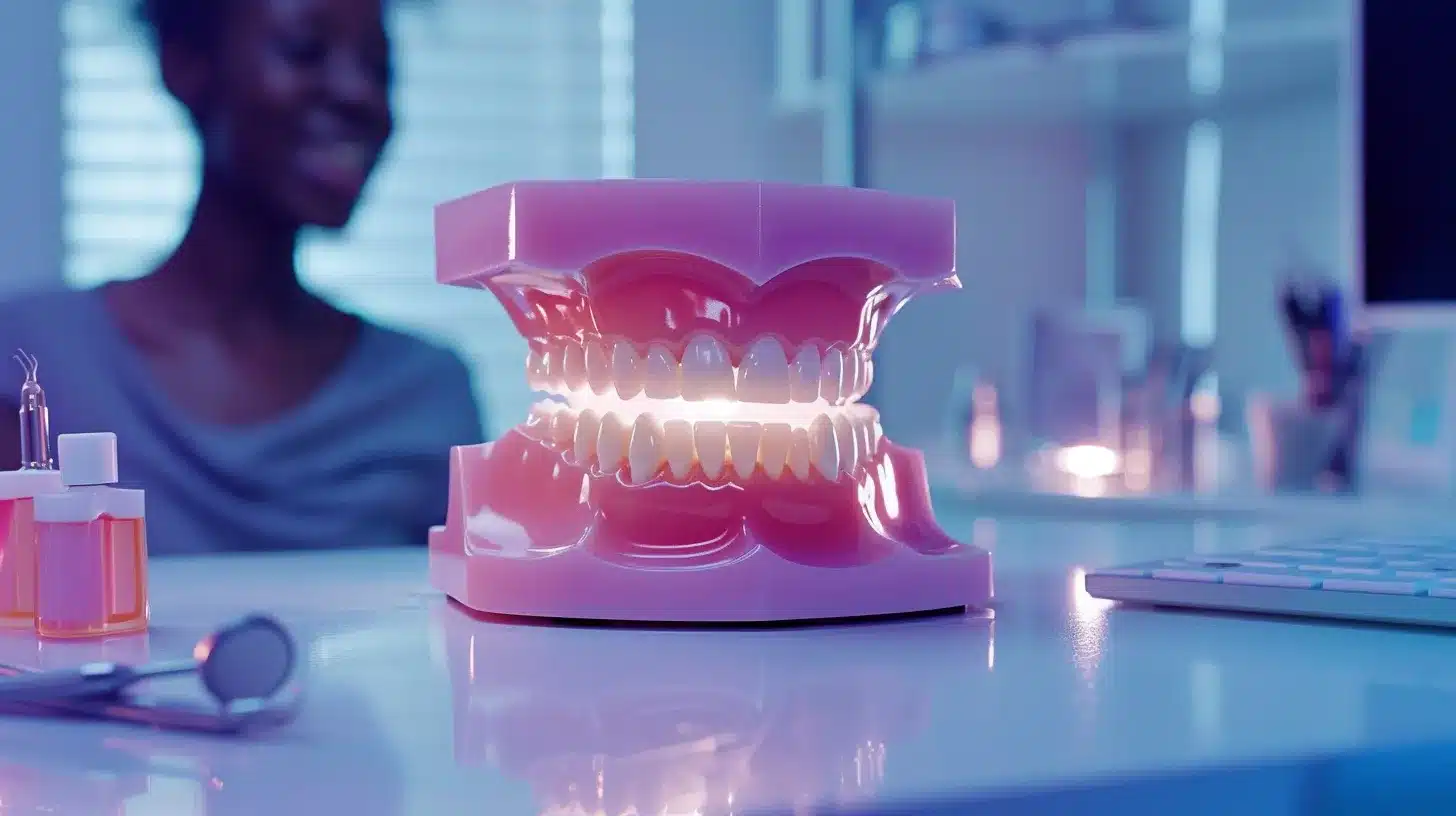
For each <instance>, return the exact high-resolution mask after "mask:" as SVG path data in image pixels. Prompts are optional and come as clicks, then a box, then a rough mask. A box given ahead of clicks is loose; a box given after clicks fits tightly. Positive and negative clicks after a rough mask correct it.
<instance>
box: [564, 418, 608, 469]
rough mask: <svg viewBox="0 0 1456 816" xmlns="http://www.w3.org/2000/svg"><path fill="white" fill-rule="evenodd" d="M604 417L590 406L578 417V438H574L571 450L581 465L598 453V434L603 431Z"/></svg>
mask: <svg viewBox="0 0 1456 816" xmlns="http://www.w3.org/2000/svg"><path fill="white" fill-rule="evenodd" d="M601 430H602V419H601V417H600V416H599V415H598V414H597V412H596V411H593V410H592V409H590V408H588V409H586V410H585V411H582V412H581V416H579V417H577V418H576V439H574V440H572V447H571V452H572V455H573V456H575V457H576V462H577V464H579V465H585V464H588V463H589V462H591V460H592V457H593V456H596V454H597V434H599V433H601Z"/></svg>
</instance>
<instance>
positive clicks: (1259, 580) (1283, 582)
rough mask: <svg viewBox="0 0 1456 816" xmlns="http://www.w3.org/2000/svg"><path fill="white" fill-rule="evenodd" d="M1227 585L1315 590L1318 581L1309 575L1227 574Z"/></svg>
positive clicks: (1225, 576)
mask: <svg viewBox="0 0 1456 816" xmlns="http://www.w3.org/2000/svg"><path fill="white" fill-rule="evenodd" d="M1223 582H1224V583H1225V584H1241V585H1244V586H1267V587H1289V588H1290V589H1314V588H1315V585H1316V584H1318V583H1319V581H1318V580H1316V579H1314V578H1311V577H1309V576H1308V575H1297V574H1294V573H1288V572H1225V573H1224V574H1223Z"/></svg>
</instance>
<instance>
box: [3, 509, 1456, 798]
mask: <svg viewBox="0 0 1456 816" xmlns="http://www.w3.org/2000/svg"><path fill="white" fill-rule="evenodd" d="M940 512H941V519H942V522H943V523H944V524H945V526H946V527H947V529H949V530H950V531H951V532H952V533H953V534H955V535H957V536H959V537H962V538H964V539H967V540H973V541H974V542H975V543H976V544H978V545H980V546H983V547H987V548H989V549H991V550H992V551H993V552H994V554H995V557H996V569H997V586H996V590H997V596H998V601H997V604H996V609H995V610H994V613H993V614H992V615H983V616H962V617H941V618H931V619H921V620H907V621H899V622H881V623H873V624H858V625H854V626H844V627H826V628H816V629H763V630H721V629H720V630H708V631H703V630H652V629H642V628H637V629H605V628H585V627H580V628H562V627H553V626H545V625H522V624H511V623H503V622H485V621H481V620H477V619H474V618H471V617H468V616H467V615H465V614H464V613H462V612H461V611H460V610H459V609H457V608H456V607H454V606H452V605H450V604H448V603H446V602H444V601H443V600H442V599H441V598H440V597H439V596H438V595H436V594H435V593H433V592H432V591H430V590H429V589H428V588H427V587H426V585H425V582H424V572H425V553H424V552H423V551H420V552H375V553H358V552H355V553H332V554H308V555H249V556H228V557H217V558H212V559H188V560H169V561H154V562H153V601H152V609H153V619H154V621H155V625H154V627H153V629H152V631H151V632H150V634H149V635H147V636H145V637H143V638H135V639H132V640H126V641H115V642H111V643H107V644H63V645H59V646H58V645H51V644H45V645H43V646H42V645H40V644H37V643H36V642H35V641H34V640H33V639H31V638H30V637H29V636H26V635H14V634H11V635H4V636H3V637H0V662H4V663H8V664H19V665H25V666H35V667H45V666H63V665H70V664H76V663H80V662H85V661H87V660H92V659H96V658H98V657H105V658H109V659H125V660H141V659H146V658H148V657H150V658H152V659H160V658H171V657H177V656H181V655H184V654H186V653H188V651H189V650H190V648H191V644H192V643H193V642H194V641H195V640H196V639H197V638H198V637H199V636H200V635H202V634H203V633H205V632H206V631H207V630H208V629H209V628H210V627H211V626H213V625H215V624H216V623H221V622H224V621H226V620H228V619H230V618H233V617H236V616H238V615H240V614H243V613H245V612H248V611H251V610H266V611H269V612H271V613H273V614H276V615H277V616H278V617H280V618H281V619H282V620H284V621H285V622H287V623H288V624H289V625H290V626H292V627H294V628H295V630H296V633H297V634H298V635H299V637H300V639H306V640H308V641H309V642H310V643H311V645H310V646H309V647H308V649H307V651H308V655H309V661H308V667H307V671H308V676H307V688H308V690H307V695H306V699H305V701H304V705H303V709H302V713H301V716H300V718H299V720H298V721H297V722H295V723H294V724H293V725H291V726H289V727H286V728H284V729H282V730H279V731H276V732H272V733H268V734H262V735H257V736H253V737H249V738H241V739H240V738H219V737H207V738H204V737H195V736H182V735H177V734H166V733H160V732H154V731H149V730H146V729H143V728H138V727H134V726H123V725H104V724H96V723H76V722H57V721H47V720H34V719H17V718H10V719H5V720H4V721H3V724H0V803H3V806H0V812H4V813H7V814H9V813H41V812H45V813H59V814H70V813H76V814H91V813H126V814H168V815H169V816H174V815H175V816H189V815H190V814H234V813H237V814H244V813H247V814H253V813H268V814H272V816H286V815H287V814H305V813H338V814H446V813H465V812H474V813H490V814H500V815H501V816H513V815H514V814H540V813H559V814H571V813H584V814H597V813H605V814H613V816H615V814H622V813H634V812H635V813H638V814H664V813H665V814H727V813H757V812H783V813H796V814H797V813H830V812H832V813H851V812H852V813H861V812H863V813H870V812H887V813H938V812H964V811H955V810H947V811H940V810H935V809H934V807H933V806H934V803H936V802H941V803H944V802H949V801H953V800H956V801H966V800H971V799H977V798H984V797H992V798H995V799H997V800H998V801H1000V802H1001V805H1002V807H1003V808H1004V810H1000V811H998V810H985V811H982V810H977V811H976V812H978V813H979V812H1017V813H1019V812H1027V813H1033V812H1046V808H1048V807H1054V806H1053V804H1052V801H1053V800H1051V799H1046V798H1044V797H1062V798H1060V799H1056V800H1055V801H1056V802H1058V803H1060V804H1057V805H1055V808H1056V810H1055V811H1054V812H1060V808H1062V807H1068V806H1073V805H1075V804H1076V802H1077V801H1081V800H1077V799H1076V798H1075V797H1076V796H1078V795H1079V794H1078V793H1077V792H1078V791H1087V792H1088V793H1087V795H1088V796H1093V795H1094V794H1095V795H1103V796H1106V795H1121V796H1123V797H1124V800H1123V802H1122V804H1118V803H1117V802H1111V801H1109V800H1103V801H1102V804H1101V805H1097V806H1093V809H1095V810H1100V809H1101V807H1117V808H1119V812H1123V813H1129V812H1144V811H1141V810H1136V809H1130V808H1131V805H1130V804H1129V803H1132V804H1145V803H1146V802H1148V801H1151V800H1150V799H1149V798H1148V797H1150V796H1167V797H1172V799H1174V800H1179V801H1180V804H1179V805H1177V806H1176V807H1175V810H1177V812H1181V813H1202V812H1210V813H1221V812H1227V808H1228V807H1230V802H1229V801H1228V800H1227V799H1224V800H1220V799H1219V797H1217V796H1215V797H1213V798H1211V799H1210V798H1209V796H1208V795H1207V794H1206V793H1205V794H1199V793H1198V791H1199V790H1200V787H1199V786H1200V785H1204V786H1205V787H1206V786H1207V785H1210V784H1213V785H1214V787H1213V788H1211V790H1216V791H1223V792H1224V794H1223V795H1227V792H1228V791H1229V790H1230V788H1229V784H1231V783H1228V782H1219V783H1217V784H1215V783H1212V782H1209V781H1208V780H1209V779H1211V778H1214V777H1209V776H1207V775H1208V774H1214V775H1215V776H1216V775H1217V774H1221V773H1222V774H1233V775H1234V776H1230V777H1228V779H1234V778H1235V777H1236V776H1237V775H1239V774H1243V775H1244V777H1240V778H1243V779H1244V783H1247V787H1246V788H1241V789H1240V793H1239V794H1238V795H1239V797H1240V798H1239V805H1238V807H1239V809H1240V811H1241V813H1242V814H1243V816H1249V814H1255V813H1261V812H1268V813H1276V812H1280V813H1282V812H1308V811H1300V810H1298V808H1299V807H1304V806H1306V805H1307V803H1308V801H1309V797H1310V795H1311V794H1310V791H1309V786H1310V784H1311V783H1310V781H1309V780H1310V778H1311V773H1312V772H1311V771H1310V768H1311V767H1314V763H1317V762H1321V761H1324V760H1325V758H1328V757H1352V756H1359V755H1362V754H1364V753H1367V752H1374V751H1379V750H1382V749H1392V748H1397V747H1400V746H1405V745H1410V744H1415V743H1419V742H1422V741H1425V740H1439V739H1452V740H1453V741H1456V649H1453V648H1452V643H1453V641H1452V639H1451V638H1452V636H1451V635H1447V634H1444V633H1440V632H1431V631H1414V630H1402V629H1388V628H1374V627H1355V626H1339V625H1328V624H1319V623H1311V622H1293V621H1287V620H1270V619H1258V618H1252V617H1232V616H1215V615H1196V614H1188V613H1176V612H1169V611H1158V610H1149V609H1134V608H1113V607H1111V606H1110V605H1109V604H1107V603H1105V602H1101V601H1097V600H1094V599H1092V598H1090V597H1088V596H1087V595H1086V594H1085V593H1084V592H1083V591H1082V589H1081V576H1082V575H1083V573H1084V571H1085V570H1087V569H1090V568H1093V567H1096V566H1101V565H1107V564H1111V563H1116V562H1122V561H1136V560H1145V559H1151V558H1158V557H1163V556H1172V555H1176V554H1184V553H1187V552H1190V551H1194V550H1198V551H1205V552H1214V551H1221V550H1229V549H1238V548H1242V547H1249V546H1257V545H1260V544H1263V543H1266V542H1268V541H1269V540H1270V539H1271V537H1275V536H1279V535H1283V534H1285V532H1286V531H1284V530H1278V529H1273V528H1271V527H1268V526H1263V525H1259V524H1246V525H1243V526H1234V525H1233V524H1232V523H1231V522H1218V523H1215V522H1196V523H1195V522H1173V521H1166V520H1165V521H1162V522H1157V523H1153V522H1137V523H1133V522H1115V521H1110V520H1109V521H1095V522H1094V521H1056V520H1039V521H1038V520H1028V519H1025V518H1017V519H997V518H992V517H977V516H976V515H975V514H973V513H972V512H970V511H968V510H966V509H953V508H952V509H948V508H944V507H942V508H941V511H940ZM1301 529H1302V530H1310V529H1313V525H1311V524H1303V525H1301ZM168 682H169V683H170V684H172V685H175V686H176V687H177V689H179V690H185V689H186V688H188V681H186V680H177V681H168ZM194 685H195V684H194ZM1250 769H1256V770H1257V769H1267V771H1268V773H1266V774H1264V776H1261V777H1259V778H1257V779H1254V778H1252V777H1248V774H1249V773H1252V772H1253V771H1251V770H1250ZM1200 774H1203V775H1204V776H1200ZM1326 776H1328V774H1326ZM1163 777H1168V778H1169V779H1171V780H1172V781H1167V780H1163V781H1160V779H1162V778H1163ZM1180 779H1181V780H1184V781H1183V782H1179V781H1178V780H1180ZM1200 780H1202V781H1200ZM1327 781H1328V780H1327ZM1244 783H1240V784H1244ZM1139 785H1141V786H1143V787H1141V788H1140V787H1138V786H1139ZM1160 785H1161V787H1159V786H1160ZM1180 785H1181V786H1182V787H1180ZM1149 786H1151V787H1149ZM1170 786H1171V787H1170ZM1359 787H1361V789H1367V788H1368V789H1372V790H1373V789H1376V788H1378V787H1379V786H1378V785H1374V786H1370V785H1363V786H1359ZM1097 791H1101V793H1097ZM1109 791H1112V793H1108V792H1109ZM1118 791H1121V793H1117V792H1118ZM1140 791H1141V792H1140ZM1068 796H1071V797H1073V798H1072V799H1068V798H1066V797H1068ZM1037 797H1043V798H1042V799H1038V798H1037ZM1180 797H1182V799H1180ZM1089 801H1090V800H1089ZM1018 802H1020V803H1021V804H1017V803H1018ZM1037 802H1041V804H1036V803H1037ZM1017 807H1021V808H1022V809H1021V810H1017V809H1016V808H1017ZM1161 807H1162V808H1163V809H1164V812H1174V811H1173V810H1167V809H1166V808H1167V807H1169V805H1167V804H1166V803H1165V804H1164V805H1162V806H1161ZM1200 807H1205V808H1211V809H1209V810H1206V811H1205V810H1200V809H1198V808H1200ZM1149 812H1157V811H1156V810H1154V811H1149ZM1322 812H1333V811H1322Z"/></svg>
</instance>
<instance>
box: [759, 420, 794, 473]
mask: <svg viewBox="0 0 1456 816" xmlns="http://www.w3.org/2000/svg"><path fill="white" fill-rule="evenodd" d="M793 444H794V429H793V428H792V427H790V426H789V424H788V423H786V422H771V423H769V424H767V425H764V426H763V440H762V441H761V442H760V443H759V446H758V463H759V464H760V465H762V466H763V472H764V475H765V476H768V477H769V478H770V479H777V478H778V477H779V474H780V473H783V472H784V465H786V464H788V462H789V447H790V446H791V445H793Z"/></svg>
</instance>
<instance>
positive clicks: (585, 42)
mask: <svg viewBox="0 0 1456 816" xmlns="http://www.w3.org/2000/svg"><path fill="white" fill-rule="evenodd" d="M127 5H129V4H127V3H125V2H122V0H64V2H63V5H62V7H61V8H62V12H61V13H62V21H61V23H62V37H63V39H62V42H63V53H62V57H61V58H62V63H63V64H62V71H63V78H64V91H63V102H62V105H63V117H64V120H63V121H64V140H65V143H64V146H63V147H64V154H63V155H64V166H65V177H64V181H63V185H64V193H65V224H64V235H65V241H66V246H65V255H64V259H65V268H64V276H65V280H66V281H67V283H69V284H71V285H73V286H91V285H95V284H97V283H101V282H103V281H107V280H114V279H119V278H125V277H134V276H137V275H140V274H143V273H145V272H146V271H148V270H149V269H150V268H151V267H152V265H154V264H155V262H156V261H157V260H159V259H160V256H162V255H163V254H164V253H165V252H166V251H167V250H168V249H169V248H170V247H171V246H172V244H173V243H174V242H175V241H176V240H177V238H178V237H179V236H180V234H181V230H182V229H183V228H184V226H185V224H186V217H187V214H188V210H189V207H190V205H191V202H192V198H193V196H194V195H195V193H196V185H197V172H198V169H197V164H198V162H197V146H196V145H195V144H194V142H193V139H192V137H191V134H190V132H189V130H188V128H187V126H186V122H185V119H184V118H183V116H182V113H181V111H180V110H179V109H178V108H177V106H176V105H175V104H174V103H173V102H172V100H171V99H170V98H169V97H168V96H167V95H166V93H165V91H164V90H163V89H162V88H161V85H160V83H159V81H158V78H157V75H156V69H155V65H154V60H153V57H152V54H151V52H150V51H149V48H148V44H147V43H146V41H145V39H144V38H143V37H141V36H140V32H139V31H138V30H137V28H136V27H135V26H133V25H130V24H129V21H128V20H126V19H125V7H126V6H127ZM392 13H393V24H394V27H393V34H394V42H395V53H396V59H397V61H398V84H397V86H396V94H395V105H396V113H397V115H398V132H397V135H396V138H395V140H394V142H393V143H392V144H391V146H390V149H389V152H388V153H387V155H386V156H385V159H384V161H383V163H382V164H381V166H380V169H379V171H378V173H377V175H376V176H375V179H374V181H373V182H372V183H371V184H370V187H369V189H368V191H367V193H366V197H365V200H364V201H363V202H362V204H361V206H360V209H359V211H358V212H357V213H356V215H355V218H354V221H353V223H352V224H351V225H350V227H349V229H348V230H347V232H346V233H344V234H343V235H341V236H311V237H310V238H309V239H307V240H306V241H305V243H304V246H303V249H302V251H301V257H300V267H301V269H302V272H303V275H304V277H305V280H306V282H307V283H308V284H309V285H310V287H311V288H313V289H314V290H315V291H317V292H319V293H321V294H323V295H325V296H328V297H330V298H331V299H333V300H334V301H335V302H336V303H339V304H340V305H341V306H344V307H346V308H350V309H353V310H355V311H357V312H359V313H360V314H363V315H365V316H367V317H370V318H372V319H375V320H378V321H379V322H382V323H385V324H387V325H392V326H395V327H398V328H402V329H405V330H408V331H412V332H414V333H416V334H420V335H422V336H425V337H428V338H430V339H433V340H435V341H437V342H442V343H444V344H447V345H449V346H450V347H452V348H454V349H456V350H457V351H458V352H459V353H460V354H461V356H462V357H463V358H464V359H465V360H466V361H467V363H468V364H469V365H470V366H471V368H472V370H473V372H474V374H475V381H476V388H477V391H478V394H479V398H480V401H481V406H482V408H483V409H484V410H485V411H486V413H487V414H488V416H489V417H490V421H491V424H492V426H493V427H491V428H489V429H488V431H490V432H492V433H495V432H499V431H500V430H501V429H503V428H505V427H508V426H510V425H511V424H514V423H515V422H516V421H518V420H519V419H523V418H524V417H525V416H526V409H527V407H528V405H529V402H530V393H529V390H528V389H527V387H526V384H525V377H524V374H523V363H524V360H525V355H526V346H525V342H524V341H523V340H522V339H521V338H520V337H519V336H518V335H517V334H516V331H515V329H514V327H513V326H512V325H511V324H510V321H509V319H508V318H507V317H506V315H505V312H504V310H503V309H501V307H500V306H499V304H497V303H496V302H495V299H494V298H493V297H492V296H491V295H489V294H488V293H485V292H473V291H466V290H461V289H458V288H455V287H444V286H439V285H437V284H435V283H434V249H433V234H432V229H433V215H432V208H433V206H434V205H435V204H437V203H439V202H441V201H444V200H447V199H450V198H454V197H457V196H461V195H465V194H468V193H471V192H474V191H476V190H479V189H483V188H485V187H489V186H491V185H493V184H497V183H500V182H503V181H510V180H514V179H563V178H597V177H607V178H612V177H629V176H631V175H632V163H633V138H632V109H633V104H632V0H529V2H523V0H435V2H433V3H428V4H420V5H418V6H414V5H402V6H401V7H399V8H396V9H394V10H393V12H392Z"/></svg>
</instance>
